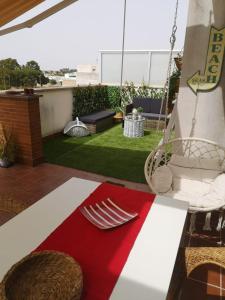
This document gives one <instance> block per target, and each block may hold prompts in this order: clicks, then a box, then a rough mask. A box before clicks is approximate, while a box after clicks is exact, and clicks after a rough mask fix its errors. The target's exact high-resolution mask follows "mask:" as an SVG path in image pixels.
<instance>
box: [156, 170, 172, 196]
mask: <svg viewBox="0 0 225 300" xmlns="http://www.w3.org/2000/svg"><path fill="white" fill-rule="evenodd" d="M172 179H173V176H172V173H171V171H170V169H169V168H168V167H167V166H161V167H158V168H156V170H155V172H154V174H153V175H152V184H153V185H154V187H155V189H156V191H157V192H158V193H166V192H168V191H169V190H170V188H171V185H172Z"/></svg>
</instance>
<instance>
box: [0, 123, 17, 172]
mask: <svg viewBox="0 0 225 300" xmlns="http://www.w3.org/2000/svg"><path fill="white" fill-rule="evenodd" d="M14 161H15V143H14V140H13V135H12V130H11V129H9V128H3V126H2V124H0V167H3V168H8V167H9V166H11V165H12V164H13V163H14Z"/></svg>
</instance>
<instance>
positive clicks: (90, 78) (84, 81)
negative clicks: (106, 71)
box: [76, 65, 99, 85]
mask: <svg viewBox="0 0 225 300" xmlns="http://www.w3.org/2000/svg"><path fill="white" fill-rule="evenodd" d="M76 75H77V77H76V82H77V84H78V85H88V84H98V83H99V73H98V68H97V65H78V66H77V74H76Z"/></svg>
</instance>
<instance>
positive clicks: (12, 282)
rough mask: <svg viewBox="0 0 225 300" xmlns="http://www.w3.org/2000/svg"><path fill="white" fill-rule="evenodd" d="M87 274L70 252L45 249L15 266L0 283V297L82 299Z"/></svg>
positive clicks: (16, 299) (13, 299)
mask: <svg viewBox="0 0 225 300" xmlns="http://www.w3.org/2000/svg"><path fill="white" fill-rule="evenodd" d="M82 285H83V276H82V271H81V268H80V266H79V264H78V263H77V262H76V261H75V260H74V259H73V258H72V257H70V256H69V255H66V254H63V253H60V252H55V251H43V252H36V253H33V254H30V255H28V256H26V257H25V258H23V259H22V260H21V261H19V262H18V263H16V264H15V265H13V266H12V268H11V269H10V270H9V271H8V272H7V274H6V275H5V277H4V278H3V281H2V283H1V285H0V300H79V299H80V297H81V292H82Z"/></svg>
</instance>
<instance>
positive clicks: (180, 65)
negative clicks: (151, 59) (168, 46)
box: [174, 57, 183, 71]
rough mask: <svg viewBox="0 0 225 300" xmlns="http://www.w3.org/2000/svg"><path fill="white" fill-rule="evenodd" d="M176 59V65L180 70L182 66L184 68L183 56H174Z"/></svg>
mask: <svg viewBox="0 0 225 300" xmlns="http://www.w3.org/2000/svg"><path fill="white" fill-rule="evenodd" d="M174 61H175V64H176V67H177V69H178V70H179V71H181V68H182V62H183V61H182V57H174Z"/></svg>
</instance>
